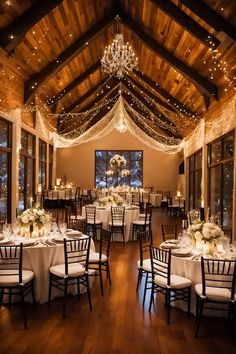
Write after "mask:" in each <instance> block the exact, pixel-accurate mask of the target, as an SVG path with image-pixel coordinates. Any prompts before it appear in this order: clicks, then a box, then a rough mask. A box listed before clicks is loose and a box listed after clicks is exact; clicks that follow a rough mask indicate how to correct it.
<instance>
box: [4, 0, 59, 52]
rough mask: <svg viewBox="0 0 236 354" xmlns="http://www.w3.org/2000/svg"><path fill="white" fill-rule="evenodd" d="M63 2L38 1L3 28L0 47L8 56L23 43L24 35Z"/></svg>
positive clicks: (54, 0)
mask: <svg viewBox="0 0 236 354" xmlns="http://www.w3.org/2000/svg"><path fill="white" fill-rule="evenodd" d="M62 1H63V0H39V1H37V2H35V3H34V4H33V5H32V6H31V7H30V8H29V9H27V10H26V11H25V12H24V13H23V14H22V15H21V16H19V17H18V18H17V19H16V20H15V21H14V22H13V23H11V24H10V25H9V26H7V27H6V28H4V29H3V30H2V31H1V34H0V45H1V47H3V48H4V49H5V50H6V51H7V52H8V53H9V54H12V53H14V50H15V48H16V47H17V46H18V45H19V44H20V43H21V42H22V41H23V39H24V38H25V35H26V33H27V32H28V31H29V30H30V29H31V28H32V27H33V26H34V25H35V24H36V23H37V22H39V21H40V20H41V19H42V18H43V17H44V16H45V15H47V14H48V13H49V12H50V11H52V10H53V9H54V8H55V7H56V6H58V5H59V4H60V3H62ZM11 36H13V38H11Z"/></svg>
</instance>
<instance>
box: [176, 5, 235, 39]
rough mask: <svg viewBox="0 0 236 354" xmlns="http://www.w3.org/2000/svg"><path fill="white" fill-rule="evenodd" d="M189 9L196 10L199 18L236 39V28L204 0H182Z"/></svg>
mask: <svg viewBox="0 0 236 354" xmlns="http://www.w3.org/2000/svg"><path fill="white" fill-rule="evenodd" d="M180 1H181V2H182V3H183V4H184V5H185V6H186V7H187V8H188V9H189V10H191V11H192V12H194V13H195V14H196V15H197V16H198V17H199V18H201V19H202V20H204V21H205V22H206V23H207V24H208V25H210V26H211V27H212V28H214V29H216V30H217V31H218V32H224V33H226V34H227V35H228V36H229V37H231V38H232V39H234V40H236V28H235V27H234V26H233V25H232V24H231V23H230V22H229V21H227V20H226V19H225V18H224V17H223V16H221V15H220V14H219V13H218V12H216V11H215V10H214V9H213V8H212V7H210V6H209V5H207V4H206V3H205V2H204V1H202V0H191V1H189V0H180Z"/></svg>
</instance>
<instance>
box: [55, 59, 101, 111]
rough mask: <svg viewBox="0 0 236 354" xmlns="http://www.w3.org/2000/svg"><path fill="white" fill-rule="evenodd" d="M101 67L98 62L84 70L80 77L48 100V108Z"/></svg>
mask: <svg viewBox="0 0 236 354" xmlns="http://www.w3.org/2000/svg"><path fill="white" fill-rule="evenodd" d="M100 66H101V62H100V60H99V61H97V62H96V63H95V64H93V65H92V66H90V68H88V69H87V70H85V71H84V72H83V73H82V74H81V75H80V76H78V77H77V78H76V79H74V80H73V81H72V82H70V83H69V84H68V85H67V86H66V87H65V88H64V89H63V90H61V91H60V92H59V93H58V94H57V95H56V96H55V97H52V98H50V99H49V100H48V104H49V106H51V105H53V106H54V105H55V104H56V103H57V102H58V101H60V100H61V99H62V98H63V97H64V96H65V95H67V94H68V93H69V92H70V91H72V90H73V89H74V88H75V87H76V86H78V85H80V84H81V83H82V82H83V81H84V80H86V79H87V77H88V76H89V75H91V74H92V73H94V72H95V71H97V70H98V68H99V67H100Z"/></svg>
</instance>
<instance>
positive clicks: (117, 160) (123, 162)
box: [110, 155, 126, 168]
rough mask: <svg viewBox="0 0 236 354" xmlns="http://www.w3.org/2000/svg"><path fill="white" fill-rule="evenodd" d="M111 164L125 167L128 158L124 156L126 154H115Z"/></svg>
mask: <svg viewBox="0 0 236 354" xmlns="http://www.w3.org/2000/svg"><path fill="white" fill-rule="evenodd" d="M110 165H111V167H117V168H120V167H124V166H126V159H125V158H124V156H120V155H114V156H113V157H112V158H111V159H110Z"/></svg>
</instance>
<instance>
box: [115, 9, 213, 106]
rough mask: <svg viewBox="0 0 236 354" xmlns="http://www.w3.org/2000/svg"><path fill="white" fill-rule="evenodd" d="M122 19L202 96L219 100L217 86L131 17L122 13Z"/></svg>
mask: <svg viewBox="0 0 236 354" xmlns="http://www.w3.org/2000/svg"><path fill="white" fill-rule="evenodd" d="M120 17H121V20H122V21H123V23H124V25H125V26H126V27H127V28H128V29H130V30H131V31H132V32H133V33H134V34H135V35H136V36H137V37H138V38H140V39H141V40H142V41H143V42H144V43H145V44H146V45H147V46H148V47H149V48H150V49H151V50H152V51H153V52H154V53H155V54H156V55H158V56H159V57H161V58H162V59H163V60H164V61H166V62H167V63H168V64H169V65H170V66H172V67H173V68H175V69H176V70H177V71H178V72H180V73H181V74H182V75H183V76H184V77H185V78H186V79H187V80H189V81H190V82H192V83H193V84H194V85H195V86H196V87H197V88H198V90H199V91H200V92H201V93H202V94H203V93H204V94H206V95H207V96H209V97H211V98H213V99H215V100H217V99H218V88H217V86H215V85H214V84H213V83H212V82H210V81H209V80H208V79H207V78H205V77H203V76H201V75H200V74H199V73H198V72H197V71H196V70H195V69H193V68H191V67H189V66H188V65H187V64H185V63H184V62H182V61H181V60H180V59H179V58H177V57H176V56H175V55H174V54H172V53H171V52H170V51H169V50H168V49H166V48H165V47H163V46H162V45H161V44H160V43H158V42H156V41H155V40H154V39H153V38H152V37H151V36H150V35H149V34H147V33H146V32H144V31H143V30H142V29H141V28H140V25H139V24H138V23H137V22H135V21H134V20H133V19H132V18H131V17H130V16H128V15H125V14H123V13H121V14H120Z"/></svg>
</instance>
